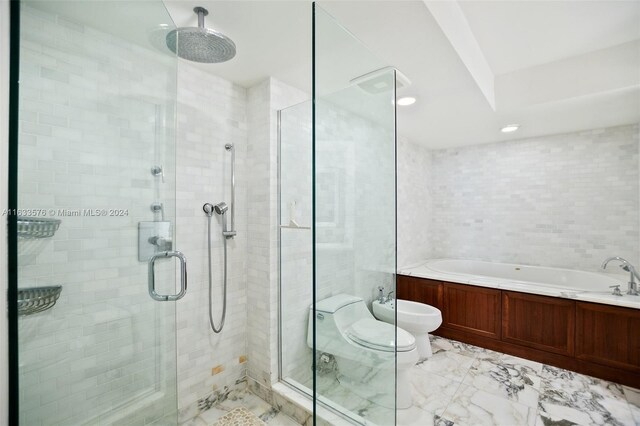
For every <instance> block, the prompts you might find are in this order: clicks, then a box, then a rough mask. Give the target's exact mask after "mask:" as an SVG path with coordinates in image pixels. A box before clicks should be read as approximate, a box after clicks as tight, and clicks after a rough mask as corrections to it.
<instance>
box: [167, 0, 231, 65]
mask: <svg viewBox="0 0 640 426" xmlns="http://www.w3.org/2000/svg"><path fill="white" fill-rule="evenodd" d="M193 11H194V12H195V13H196V14H197V15H198V26H197V27H182V28H176V29H175V30H173V31H171V32H170V33H169V34H167V38H166V42H167V47H168V48H169V49H170V50H171V51H172V52H173V53H175V54H177V55H178V56H179V57H181V58H183V59H187V60H189V61H194V62H204V63H209V64H212V63H219V62H226V61H228V60H230V59H233V57H234V56H236V45H235V43H234V42H233V40H231V39H230V38H229V37H227V36H225V35H224V34H222V33H219V32H217V31H214V30H212V29H211V28H205V26H204V17H205V16H207V15H208V14H209V12H208V11H207V9H205V8H204V7H196V8H194V9H193Z"/></svg>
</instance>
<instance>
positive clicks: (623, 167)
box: [399, 125, 640, 271]
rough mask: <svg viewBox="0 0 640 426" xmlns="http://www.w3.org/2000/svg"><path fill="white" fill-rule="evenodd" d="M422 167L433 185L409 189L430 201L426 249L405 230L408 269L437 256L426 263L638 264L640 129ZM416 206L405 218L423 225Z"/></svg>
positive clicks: (453, 157) (460, 154)
mask: <svg viewBox="0 0 640 426" xmlns="http://www.w3.org/2000/svg"><path fill="white" fill-rule="evenodd" d="M409 149H410V148H409ZM409 149H408V150H407V154H408V153H409V152H410V151H409ZM414 151H415V149H414ZM402 156H404V154H402V155H401V157H402ZM422 158H423V159H424V164H425V168H426V169H429V172H428V173H429V175H428V176H425V175H424V174H423V173H422V174H420V175H418V178H417V179H416V180H415V181H413V179H411V178H405V181H406V179H409V180H411V181H412V183H410V184H408V185H410V186H411V187H412V188H413V189H411V192H413V193H415V194H417V197H419V198H422V199H423V200H424V201H423V203H424V202H426V203H428V200H429V198H430V199H431V204H430V208H428V210H427V214H426V216H427V217H429V222H428V223H429V225H428V234H427V239H428V241H425V242H424V243H421V242H420V241H419V240H420V239H419V238H418V239H416V238H414V237H413V236H410V234H414V235H415V234H418V232H419V227H413V228H405V229H402V234H401V236H400V241H404V244H403V245H401V247H400V249H399V250H400V251H401V252H403V253H405V258H404V260H406V261H407V262H410V261H412V260H416V259H417V258H418V256H414V257H413V258H411V257H410V255H409V254H408V253H413V252H414V251H419V252H420V253H423V252H427V251H429V250H430V254H429V255H427V256H425V257H457V258H465V259H481V260H489V261H495V262H513V263H524V264H530V265H545V266H557V267H567V268H573V269H581V270H588V271H595V270H598V268H599V265H600V263H601V262H602V260H603V259H604V258H605V257H607V256H611V255H619V256H622V257H625V258H627V259H629V260H632V259H633V260H632V261H636V262H638V261H639V260H640V258H639V256H640V250H639V239H638V235H639V225H638V221H639V196H638V193H639V181H638V178H639V175H638V125H630V126H621V127H614V128H607V129H596V130H591V131H584V132H579V133H570V134H563V135H553V136H546V137H540V138H534V139H527V140H517V141H510V142H501V143H495V144H489V145H478V146H470V147H465V148H456V149H447V150H437V151H431V152H429V153H424V152H423V153H422ZM411 167H414V166H410V167H409V169H410V168H411ZM405 176H408V173H407V174H406V175H405ZM422 185H425V186H426V187H427V189H426V191H428V192H430V197H429V196H427V195H425V193H424V192H425V190H424V189H422V190H421V189H420V187H421V186H422ZM411 201H412V200H411V198H410V197H408V198H407V197H405V204H404V205H399V211H401V212H402V211H404V210H407V211H408V213H404V214H407V215H411V216H414V217H415V216H417V215H418V214H419V210H422V208H423V207H422V206H421V207H420V208H419V209H416V208H414V207H413V204H412V203H411ZM421 238H422V237H421Z"/></svg>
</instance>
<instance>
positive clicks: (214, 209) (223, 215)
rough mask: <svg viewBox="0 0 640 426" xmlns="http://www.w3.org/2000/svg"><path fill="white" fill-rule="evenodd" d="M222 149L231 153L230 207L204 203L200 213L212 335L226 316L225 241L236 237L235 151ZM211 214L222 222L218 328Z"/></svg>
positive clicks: (232, 148) (226, 147) (227, 148)
mask: <svg viewBox="0 0 640 426" xmlns="http://www.w3.org/2000/svg"><path fill="white" fill-rule="evenodd" d="M224 149H225V150H227V151H231V206H230V207H229V206H228V205H227V203H225V202H224V201H223V202H220V203H218V204H216V205H213V204H211V203H205V204H204V205H203V206H202V211H204V214H206V215H207V253H208V263H209V324H210V325H211V329H212V330H213V332H214V333H220V332H221V331H222V328H223V327H224V320H225V318H226V315H227V281H228V279H227V269H228V268H227V263H228V255H227V240H229V239H231V238H233V237H235V236H236V234H237V232H236V231H235V220H234V217H235V201H236V172H235V164H236V154H235V152H236V150H235V148H234V146H233V145H232V144H230V143H228V144H226V145H225V146H224ZM227 211H228V212H229V214H230V215H231V220H230V222H231V229H228V227H227ZM213 213H215V214H217V215H219V216H220V219H221V220H222V242H223V246H224V269H223V275H222V276H223V284H222V297H223V299H222V317H221V319H220V326H219V327H216V325H215V323H214V321H213V314H212V306H211V303H212V295H211V291H212V290H211V288H212V286H213V284H212V282H213V278H212V269H213V268H212V266H211V217H212V216H213Z"/></svg>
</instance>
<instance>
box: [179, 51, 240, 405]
mask: <svg viewBox="0 0 640 426" xmlns="http://www.w3.org/2000/svg"><path fill="white" fill-rule="evenodd" d="M246 98H247V94H246V90H245V89H244V88H241V87H239V86H237V85H235V84H233V83H230V82H228V81H226V80H224V79H221V78H218V77H215V76H213V75H212V74H210V73H206V72H203V71H201V70H199V69H197V68H196V67H194V66H193V65H191V64H189V63H188V62H186V61H180V62H179V66H178V142H177V145H178V150H177V164H176V165H177V170H178V174H177V182H176V183H177V206H178V208H177V217H178V220H177V235H176V240H177V247H178V249H180V250H181V251H183V252H184V253H185V254H187V256H188V257H189V291H188V293H187V295H186V296H185V297H184V298H183V299H182V300H180V301H179V302H178V303H177V305H176V307H177V328H178V397H179V406H180V408H183V407H187V406H188V405H189V404H191V403H193V402H194V401H196V400H197V399H199V398H202V397H205V396H207V395H208V394H210V393H211V392H212V390H216V389H220V390H222V389H223V388H224V386H231V385H233V384H234V383H235V382H236V381H237V380H239V379H242V378H244V376H245V374H246V365H247V364H246V363H240V357H241V356H244V355H246V340H247V329H246V326H247V314H246V312H247V293H246V275H245V267H246V253H247V241H248V234H247V185H248V177H247V169H246V167H245V164H246V160H245V159H246V152H247V111H246ZM227 143H231V144H233V145H234V147H235V150H236V216H235V223H236V229H237V231H238V235H237V236H236V238H234V239H232V240H228V262H229V263H228V265H229V276H228V289H227V315H226V321H225V325H224V328H223V330H222V332H221V333H220V334H215V333H213V331H212V330H211V328H210V326H209V318H208V297H209V296H208V266H207V222H206V216H205V214H204V213H203V211H202V205H203V204H204V203H205V202H209V203H212V204H217V203H219V202H221V201H225V202H227V204H230V195H231V193H230V165H231V153H230V152H227V151H225V149H224V146H225V144H227ZM228 220H230V219H229V218H228ZM212 248H213V250H212V265H213V274H212V277H213V287H212V291H213V319H214V322H215V324H216V326H219V325H220V318H221V314H222V294H223V293H222V292H223V289H222V283H223V269H222V268H223V257H224V254H223V240H222V236H221V222H220V219H219V217H218V216H217V215H214V217H213V218H212ZM217 366H222V367H223V371H222V372H221V373H218V374H216V375H213V374H212V369H213V368H214V367H217Z"/></svg>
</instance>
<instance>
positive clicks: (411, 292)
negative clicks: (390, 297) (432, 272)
mask: <svg viewBox="0 0 640 426" xmlns="http://www.w3.org/2000/svg"><path fill="white" fill-rule="evenodd" d="M442 288H443V284H442V283H441V282H440V281H435V280H427V279H424V278H415V277H409V276H406V275H398V280H397V287H396V290H397V292H398V299H404V300H413V301H414V302H420V303H425V304H427V305H431V306H434V307H436V308H438V309H440V310H442Z"/></svg>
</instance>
